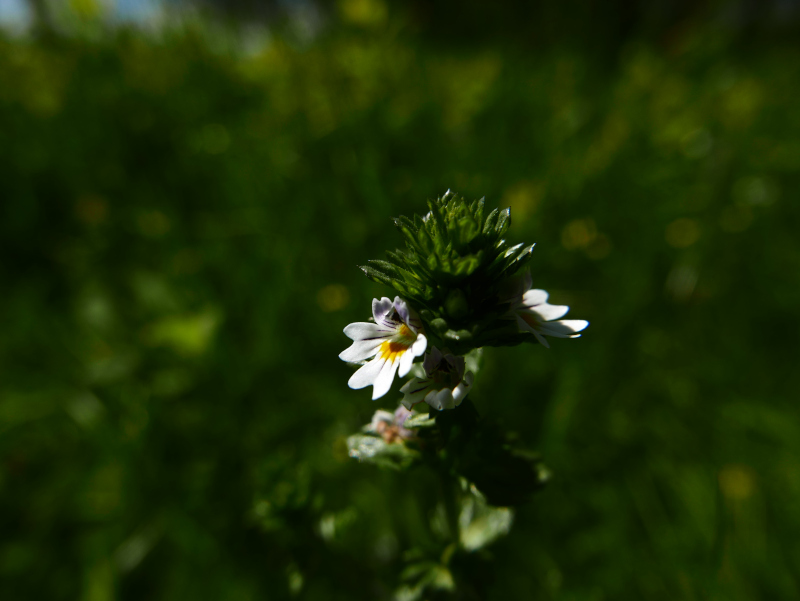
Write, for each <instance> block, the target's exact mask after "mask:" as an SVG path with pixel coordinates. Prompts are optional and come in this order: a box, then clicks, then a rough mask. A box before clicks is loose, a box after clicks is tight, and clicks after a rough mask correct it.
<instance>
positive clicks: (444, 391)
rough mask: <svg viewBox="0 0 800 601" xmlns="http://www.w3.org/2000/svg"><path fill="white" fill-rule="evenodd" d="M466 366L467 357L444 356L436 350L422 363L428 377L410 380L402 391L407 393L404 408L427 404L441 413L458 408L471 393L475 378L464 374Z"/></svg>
mask: <svg viewBox="0 0 800 601" xmlns="http://www.w3.org/2000/svg"><path fill="white" fill-rule="evenodd" d="M464 366H465V362H464V357H455V356H453V355H451V354H449V353H448V354H446V355H442V353H441V352H440V351H439V349H437V348H436V347H433V348H432V349H431V352H430V353H428V354H427V355H425V360H424V361H423V362H422V367H423V369H424V370H425V376H424V377H422V378H417V377H414V378H411V379H410V380H409V381H408V382H406V384H405V385H404V386H403V387H402V388H401V389H400V392H402V393H404V394H405V397H403V401H402V403H403V405H405V406H406V407H408V408H409V409H411V407H413V406H414V405H415V404H416V403H421V402H422V401H425V402H426V403H428V405H430V406H431V407H433V408H434V409H438V410H439V411H442V410H443V409H453V408H454V407H458V406H459V405H460V404H461V401H463V400H464V397H466V396H467V394H469V391H470V389H471V388H472V382H473V379H474V378H473V375H472V372H471V371H468V372H467V373H466V374H465V373H464Z"/></svg>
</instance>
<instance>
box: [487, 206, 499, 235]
mask: <svg viewBox="0 0 800 601" xmlns="http://www.w3.org/2000/svg"><path fill="white" fill-rule="evenodd" d="M498 215H500V211H499V210H498V209H493V210H492V212H491V213H489V216H488V217H487V218H486V223H484V224H483V233H484V234H494V232H495V226H496V225H497V217H498Z"/></svg>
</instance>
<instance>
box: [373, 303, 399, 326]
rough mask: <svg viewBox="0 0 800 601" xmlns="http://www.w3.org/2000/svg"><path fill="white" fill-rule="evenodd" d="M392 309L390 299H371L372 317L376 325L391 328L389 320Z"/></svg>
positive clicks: (391, 324)
mask: <svg viewBox="0 0 800 601" xmlns="http://www.w3.org/2000/svg"><path fill="white" fill-rule="evenodd" d="M393 309H394V305H393V304H392V299H390V298H387V297H385V296H384V297H383V298H382V299H381V300H378V299H377V298H374V299H372V317H373V318H374V319H375V323H376V324H378V325H382V326H387V327H393V322H392V320H391V319H389V317H390V316H391V314H392V310H393Z"/></svg>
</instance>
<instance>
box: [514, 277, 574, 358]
mask: <svg viewBox="0 0 800 601" xmlns="http://www.w3.org/2000/svg"><path fill="white" fill-rule="evenodd" d="M517 284H518V285H517V290H515V291H514V292H513V293H512V294H510V295H508V296H506V297H505V298H502V299H501V302H505V303H510V304H511V307H510V308H509V310H508V317H509V318H510V319H516V320H517V325H519V329H520V330H522V331H523V332H530V333H531V334H533V335H534V336H536V340H538V341H539V343H540V344H541V345H542V346H544V347H545V348H550V344H549V343H548V342H547V340H545V336H552V337H553V338H580V336H581V335H580V334H578V332H580V331H582V330H584V329H585V328H586V326H588V325H589V322H588V321H584V320H583V319H561V320H559V321H553V320H554V319H558V318H559V317H564V315H566V314H567V311H569V307H567V306H566V305H551V304H549V303H548V302H547V296H548V294H547V292H545V291H544V290H535V289H534V290H532V289H531V285H532V281H531V274H530V272H527V271H526V272H525V275H524V276H523V277H522V278H521V280H519V281H518V283H517Z"/></svg>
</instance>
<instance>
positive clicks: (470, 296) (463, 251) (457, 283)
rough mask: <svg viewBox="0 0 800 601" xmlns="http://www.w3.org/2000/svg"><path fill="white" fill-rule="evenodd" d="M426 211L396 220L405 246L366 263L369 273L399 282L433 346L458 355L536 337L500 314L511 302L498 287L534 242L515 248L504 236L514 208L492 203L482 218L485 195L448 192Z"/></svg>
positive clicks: (380, 280)
mask: <svg viewBox="0 0 800 601" xmlns="http://www.w3.org/2000/svg"><path fill="white" fill-rule="evenodd" d="M428 209H429V212H428V213H427V215H425V216H424V217H420V216H419V215H414V219H413V220H412V219H409V218H407V217H398V218H397V219H395V220H394V223H395V226H397V229H398V230H400V232H401V233H402V235H403V238H405V243H406V250H405V251H401V250H397V251H395V252H389V253H388V255H389V260H388V261H380V260H371V261H369V264H368V265H365V266H364V267H362V268H361V269H362V270H363V271H364V273H365V274H366V275H367V277H369V278H370V279H372V280H374V281H376V282H378V283H381V284H385V285H387V286H391V287H392V288H394V289H395V290H396V291H397V293H398V294H399V295H400V296H402V297H403V298H404V299H406V300H407V301H409V302H410V304H411V306H412V307H414V308H415V309H416V310H417V311H418V312H419V313H420V315H421V317H422V319H423V322H424V325H425V331H426V333H427V334H428V335H429V336H430V337H431V340H432V342H433V344H434V345H438V346H440V347H442V348H445V347H447V348H449V349H450V350H451V351H452V352H454V353H456V354H466V353H468V352H469V351H471V350H473V349H475V348H480V347H482V346H503V345H508V344H518V343H519V342H520V341H521V340H528V339H531V340H532V341H534V342H535V339H533V337H531V336H520V335H519V333H518V329H517V327H516V325H515V324H509V323H508V321H504V320H502V319H501V318H502V316H503V314H504V313H506V312H507V310H508V305H507V304H506V305H502V304H501V303H500V302H499V298H500V296H499V295H500V291H501V290H502V289H503V287H504V286H507V284H508V281H509V278H510V277H511V276H513V275H515V274H517V273H518V272H519V271H520V270H521V269H523V268H524V267H525V265H526V264H527V262H528V260H529V259H530V256H531V251H532V250H533V246H534V245H533V244H531V245H528V246H526V245H524V244H517V245H516V246H511V245H509V244H508V243H507V242H506V241H505V239H504V238H503V236H504V235H505V233H506V230H507V229H508V227H509V225H510V224H511V217H510V213H511V211H510V209H507V208H506V209H503V210H502V211H501V210H499V209H494V210H492V211H491V212H490V213H489V215H488V216H487V217H486V219H484V217H483V214H484V199H481V200H477V201H474V202H472V203H471V204H467V203H466V201H465V200H464V199H463V198H460V197H459V196H458V195H455V194H452V193H450V192H449V191H448V192H447V193H446V194H445V195H444V196H442V197H441V198H438V199H436V200H434V201H430V202H428Z"/></svg>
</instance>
